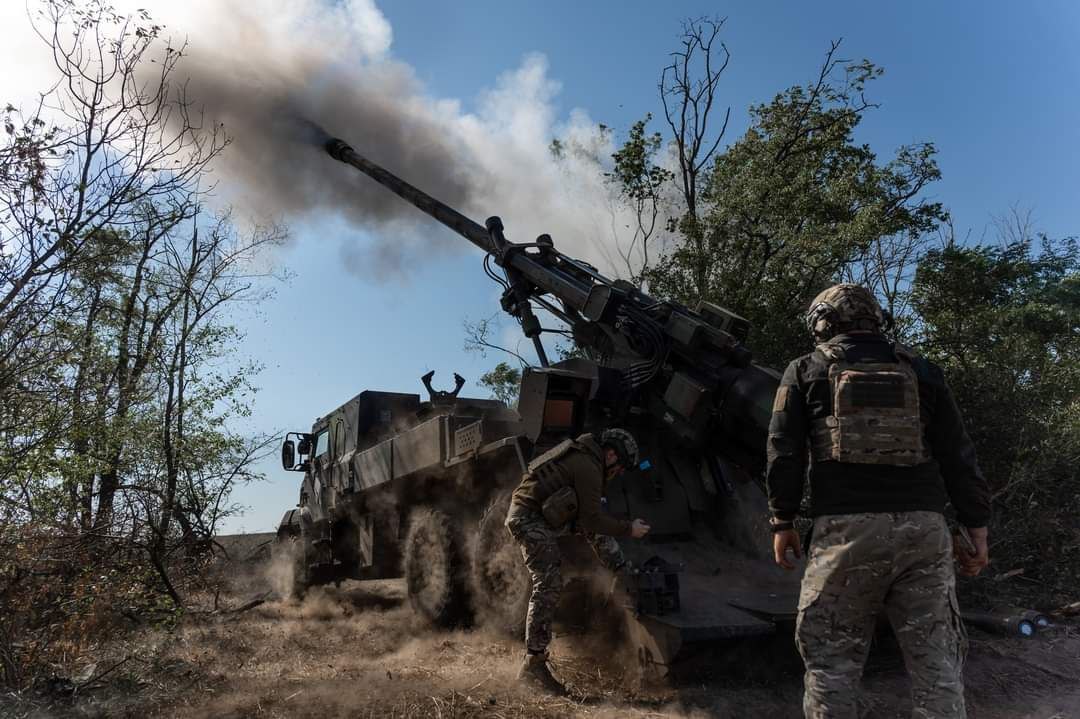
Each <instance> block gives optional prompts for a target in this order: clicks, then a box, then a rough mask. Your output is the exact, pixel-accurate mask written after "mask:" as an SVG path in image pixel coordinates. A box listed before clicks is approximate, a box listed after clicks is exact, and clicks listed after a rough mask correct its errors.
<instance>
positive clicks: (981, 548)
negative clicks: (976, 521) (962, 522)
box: [956, 527, 990, 577]
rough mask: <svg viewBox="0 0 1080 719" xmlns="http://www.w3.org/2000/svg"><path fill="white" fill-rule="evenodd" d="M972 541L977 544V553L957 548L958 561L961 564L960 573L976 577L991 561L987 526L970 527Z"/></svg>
mask: <svg viewBox="0 0 1080 719" xmlns="http://www.w3.org/2000/svg"><path fill="white" fill-rule="evenodd" d="M968 534H969V535H970V536H971V542H972V544H974V545H975V553H974V554H972V553H971V552H969V551H967V550H965V549H962V548H960V547H959V546H957V548H956V561H957V563H958V564H959V565H960V573H961V574H963V575H964V576H966V577H974V576H975V575H977V574H978V573H979V572H981V571H982V570H983V569H985V568H986V565H987V564H989V563H990V546H989V544H988V542H987V536H988V533H987V530H986V527H968Z"/></svg>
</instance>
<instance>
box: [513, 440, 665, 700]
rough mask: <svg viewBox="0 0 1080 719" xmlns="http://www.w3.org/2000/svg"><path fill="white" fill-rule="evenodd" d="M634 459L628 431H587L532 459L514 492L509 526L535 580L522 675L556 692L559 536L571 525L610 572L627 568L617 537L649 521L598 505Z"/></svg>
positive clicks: (641, 530)
mask: <svg viewBox="0 0 1080 719" xmlns="http://www.w3.org/2000/svg"><path fill="white" fill-rule="evenodd" d="M637 462H638V450H637V442H635V441H634V438H633V436H631V435H630V433H629V432H626V431H625V430H621V429H608V430H605V431H604V432H603V433H602V434H601V435H600V441H599V442H597V441H596V439H594V438H593V436H592V435H591V434H583V435H581V436H580V437H578V438H577V439H574V440H566V441H564V442H562V443H560V444H558V445H556V446H555V447H554V448H552V449H551V450H550V451H548V452H546V453H544V454H543V455H541V456H540V457H538V458H536V459H535V460H533V462H532V463H531V464H530V465H529V471H528V472H527V473H526V474H525V476H524V477H523V478H522V480H521V484H519V485H518V487H517V489H516V490H514V495H513V497H512V499H511V501H510V511H509V512H508V513H507V515H506V528H507V529H508V530H509V531H510V534H511V535H512V536H513V537H514V540H515V541H516V542H517V543H518V544H520V545H521V554H522V556H523V557H524V558H525V566H526V567H528V569H529V574H530V575H531V577H532V596H531V597H530V598H529V613H528V616H527V617H526V620H525V649H526V654H525V659H524V660H523V662H522V665H521V670H520V672H519V673H518V678H519V679H522V680H524V681H527V682H529V683H531V684H533V685H534V686H536V687H538V688H541V689H544V690H546V691H550V692H553V693H561V692H562V691H563V686H562V684H560V683H559V681H558V680H557V679H555V677H554V676H552V674H551V671H550V670H549V669H548V666H547V648H548V644H549V643H550V642H551V624H552V621H553V620H554V618H555V609H556V607H557V606H558V603H559V592H560V591H561V590H562V576H561V574H560V572H559V566H560V564H561V556H560V554H559V546H558V544H557V542H556V537H557V536H558V535H559V534H561V533H563V532H564V531H565V530H566V529H568V528H569V525H570V524H571V523H573V524H574V529H575V530H576V531H578V532H580V533H582V534H584V536H585V538H586V539H587V540H588V542H589V543H590V544H591V545H592V548H593V550H594V551H595V552H596V554H597V556H598V557H599V558H600V561H601V562H602V563H603V564H604V566H606V567H607V568H608V569H610V570H611V571H613V572H618V571H620V570H625V569H627V567H628V562H627V560H626V558H625V557H624V556H623V553H622V550H621V549H620V548H619V544H618V542H616V541H615V537H633V538H635V539H640V538H641V537H644V536H645V535H646V534H647V533H648V531H649V525H647V524H646V523H645V522H644V521H643V520H641V519H635V520H634V521H633V522H630V521H628V520H625V519H616V518H615V517H612V516H610V515H608V514H606V513H605V512H604V511H603V509H602V507H601V502H602V497H603V494H604V489H605V487H606V485H607V483H608V482H609V481H610V480H611V479H613V478H614V477H616V476H618V475H619V474H621V473H622V472H623V470H624V469H625V468H626V467H635V466H637Z"/></svg>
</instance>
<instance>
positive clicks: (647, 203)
mask: <svg viewBox="0 0 1080 719" xmlns="http://www.w3.org/2000/svg"><path fill="white" fill-rule="evenodd" d="M651 119H652V114H647V115H646V116H645V118H644V119H643V120H638V121H637V122H635V123H634V124H633V126H631V128H630V133H629V136H628V137H627V139H626V142H625V143H623V145H622V147H620V148H619V149H618V150H617V151H616V152H615V153H614V154H613V155H612V156H611V157H612V160H613V161H614V166H613V168H612V170H611V171H610V172H607V173H604V174H605V177H607V179H608V181H609V182H611V183H613V184H614V186H615V187H616V192H617V193H618V195H619V198H620V199H621V200H622V201H623V202H625V203H626V204H627V205H629V207H630V209H631V212H632V215H633V226H631V227H629V228H628V229H630V231H631V235H630V238H629V240H627V241H625V242H623V241H621V240H620V238H619V237H617V236H616V237H615V249H616V251H617V252H618V253H619V257H620V258H621V259H622V262H623V264H624V265H625V266H626V271H627V275H628V276H629V277H630V278H631V279H633V280H635V281H637V283H638V285H639V286H640V285H641V284H642V282H643V280H644V277H645V276H646V274H647V273H648V271H649V268H650V267H651V266H652V262H651V260H652V256H651V255H650V251H651V249H652V248H651V246H650V243H651V242H652V241H653V239H655V236H656V234H657V232H658V230H659V229H660V228H661V226H662V225H663V224H664V218H665V217H666V216H667V215H666V212H667V210H666V208H665V204H666V203H665V188H666V186H667V185H668V184H669V183H670V182H671V180H672V179H673V178H674V174H673V173H672V172H671V171H670V170H667V169H665V168H663V167H661V166H660V165H658V164H657V158H656V155H657V153H658V152H659V150H660V147H661V145H662V144H663V138H662V137H661V135H660V133H659V132H654V133H652V134H651V135H648V134H646V132H645V128H646V126H647V125H648V124H649V121H650V120H651Z"/></svg>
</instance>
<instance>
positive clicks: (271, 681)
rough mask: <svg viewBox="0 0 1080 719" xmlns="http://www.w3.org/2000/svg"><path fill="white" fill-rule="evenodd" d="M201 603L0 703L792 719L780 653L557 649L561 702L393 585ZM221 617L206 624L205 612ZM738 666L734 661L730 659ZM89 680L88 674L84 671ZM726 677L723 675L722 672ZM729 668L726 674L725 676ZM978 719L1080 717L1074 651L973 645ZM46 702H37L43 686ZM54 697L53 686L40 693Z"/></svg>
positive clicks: (80, 712)
mask: <svg viewBox="0 0 1080 719" xmlns="http://www.w3.org/2000/svg"><path fill="white" fill-rule="evenodd" d="M234 579H235V586H236V590H235V591H234V592H233V593H232V594H229V595H221V596H218V597H216V599H215V597H212V596H206V597H203V598H202V601H201V605H202V611H197V612H192V613H190V614H188V615H187V616H186V617H185V618H184V619H183V620H182V622H181V623H180V625H179V626H177V627H176V628H174V629H172V630H169V631H165V630H152V629H145V628H144V629H140V630H137V631H132V632H130V633H128V634H127V635H122V636H115V637H113V638H112V639H111V640H110V641H109V642H107V643H106V644H104V645H102V646H100V647H97V648H96V650H95V651H94V652H92V653H87V654H86V655H84V656H79V657H74V658H73V659H72V661H71V662H70V663H69V664H68V665H66V666H64V667H58V671H59V672H60V673H62V674H63V675H64V676H66V677H69V680H68V681H71V679H70V678H72V677H75V678H76V679H79V675H80V673H81V674H82V678H81V680H80V681H73V682H71V683H70V684H67V685H62V686H57V687H53V688H52V690H51V691H38V692H35V691H26V692H23V693H22V694H20V695H17V696H8V697H4V698H0V715H3V716H5V717H7V716H10V717H60V716H63V717H69V716H73V717H138V719H154V718H155V717H180V718H186V717H192V718H193V717H207V716H211V717H228V718H235V719H240V718H247V717H252V718H255V717H259V718H263V717H265V718H273V717H290V718H293V717H299V718H301V719H303V718H306V717H310V718H311V719H315V718H316V717H318V719H333V718H335V717H371V718H372V719H412V718H414V717H440V718H442V717H445V718H446V719H450V718H452V717H454V718H456V717H470V718H471V717H484V718H487V719H495V718H500V719H510V718H523V719H526V718H533V717H596V718H609V717H610V718H614V717H636V718H644V717H682V718H688V717H693V718H694V719H698V718H701V717H744V716H768V717H770V719H773V718H775V719H780V718H782V717H796V716H800V715H801V710H800V695H801V680H800V677H799V674H798V669H797V665H796V666H795V667H792V665H791V662H790V657H782V656H780V654H781V653H782V652H781V651H780V649H778V647H779V646H780V645H779V643H775V644H772V645H762V647H761V648H760V651H758V652H757V655H758V656H757V658H756V660H754V659H753V647H746V646H743V647H737V648H735V647H730V646H729V647H722V648H716V649H712V650H709V651H703V652H700V653H699V654H698V655H697V656H694V657H691V658H690V659H689V660H687V661H686V662H685V664H684V665H683V666H682V667H681V668H680V670H679V672H678V674H677V676H675V677H674V678H673V679H672V680H671V681H669V682H666V683H664V684H662V685H659V686H649V687H645V688H641V687H638V686H630V685H629V684H628V674H627V673H625V672H623V671H622V670H620V669H619V668H618V666H617V665H616V664H614V663H612V662H611V661H610V659H611V649H610V645H606V646H605V644H604V643H603V642H599V643H597V642H594V641H591V640H587V638H583V637H560V638H559V639H558V640H557V642H556V644H555V646H554V648H553V655H554V656H555V662H554V663H555V669H556V674H557V675H558V676H559V677H560V678H561V679H563V680H564V681H565V682H566V683H567V684H568V685H569V686H570V687H571V695H570V696H569V697H547V696H536V695H533V694H530V693H529V692H527V691H523V690H522V688H521V687H520V686H519V685H518V684H517V683H516V681H515V674H516V670H517V664H518V661H519V658H520V647H519V646H518V645H517V644H516V643H514V642H512V641H509V640H507V639H505V638H503V637H501V636H498V635H496V634H493V633H490V632H487V631H486V630H484V629H483V628H476V629H472V630H457V631H449V632H436V631H432V630H430V629H429V628H428V627H427V626H426V625H424V624H423V623H422V622H421V621H420V620H419V619H418V618H417V617H416V616H415V615H414V614H413V613H412V611H411V609H410V608H409V605H408V602H407V601H403V599H404V597H403V588H402V586H401V585H400V583H398V582H369V583H357V582H348V583H345V584H343V585H342V586H341V587H340V588H334V587H329V588H324V589H317V590H313V591H312V592H310V593H309V595H308V596H307V597H306V598H305V600H304V601H303V602H288V601H274V600H270V601H266V602H265V603H262V604H258V605H256V606H254V607H252V608H250V609H247V610H245V611H240V612H237V611H235V610H236V609H238V608H240V607H243V606H244V605H245V604H250V600H251V599H252V598H253V597H261V596H263V595H262V592H264V591H265V587H264V586H263V585H262V584H261V583H260V581H259V578H258V577H257V576H244V575H239V576H235V577H234ZM215 601H216V606H217V610H216V611H213V607H214V605H215ZM736 652H738V653H736ZM91 665H93V667H92V671H90V672H89V673H87V669H88V667H90V666H91ZM721 666H724V667H725V668H724V669H723V670H721V669H719V667H721ZM733 666H734V667H736V669H735V670H734V671H733V670H732V667H733ZM968 685H969V696H970V697H971V708H972V714H971V715H972V716H977V717H991V718H994V717H1015V716H1037V717H1040V719H1047V718H1049V717H1053V716H1061V717H1064V716H1080V712H1077V713H1071V712H1074V711H1075V710H1077V709H1080V638H1077V637H1076V636H1075V635H1074V632H1073V630H1069V629H1064V628H1063V629H1059V630H1058V631H1057V632H1056V633H1054V634H1051V635H1045V636H1044V637H1043V638H1041V639H1039V640H1036V641H1027V642H1024V641H1020V640H1017V641H1012V640H1002V639H992V638H989V637H986V636H983V635H978V636H975V637H973V641H972V652H971V658H970V660H969V668H968ZM39 689H41V687H39ZM45 689H46V690H48V689H49V688H48V687H45ZM906 694H907V680H906V678H905V676H904V672H903V668H902V665H901V663H900V661H899V658H898V657H897V656H896V654H895V653H894V652H892V651H890V650H889V649H888V647H885V648H884V649H883V651H879V652H877V653H876V654H875V656H874V660H873V662H872V665H871V668H870V671H869V673H868V677H867V681H866V686H865V692H864V697H863V701H862V705H861V706H862V708H863V715H864V716H873V717H893V716H906V715H907V714H908V713H909V712H910V707H909V705H908V704H907V702H906V699H905V697H906Z"/></svg>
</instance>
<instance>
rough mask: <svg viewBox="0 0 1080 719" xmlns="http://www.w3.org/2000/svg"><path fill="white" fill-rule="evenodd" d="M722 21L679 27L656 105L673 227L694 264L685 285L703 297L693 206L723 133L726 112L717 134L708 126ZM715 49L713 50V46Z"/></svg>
mask: <svg viewBox="0 0 1080 719" xmlns="http://www.w3.org/2000/svg"><path fill="white" fill-rule="evenodd" d="M724 22H725V20H723V19H711V18H699V19H696V20H687V21H686V22H685V23H683V34H682V37H681V38H680V43H679V45H680V47H679V49H678V50H675V51H674V52H672V53H671V63H670V64H669V65H667V66H666V67H665V68H664V69H663V70H662V71H661V73H660V82H659V90H660V101H661V103H662V104H663V107H664V119H665V120H666V121H667V124H668V127H669V128H670V129H671V135H672V143H673V144H674V146H675V151H676V160H677V161H678V174H677V179H678V182H679V187H680V190H681V191H682V199H683V202H684V206H683V208H682V210H683V212H682V215H681V217H680V218H679V219H678V220H677V221H676V222H674V223H673V224H674V225H675V226H676V227H677V228H678V230H679V231H680V232H681V233H682V236H683V240H684V246H683V251H684V252H689V253H692V254H694V255H695V256H696V257H698V258H699V261H698V262H697V263H696V264H695V265H694V266H693V268H692V269H693V271H692V273H691V275H692V276H691V277H690V279H691V281H692V282H693V283H694V284H693V287H694V288H696V292H697V294H698V295H704V294H705V292H706V285H705V283H706V277H707V272H706V267H707V263H708V261H707V260H706V259H705V257H706V247H705V228H704V227H703V226H702V221H701V212H700V208H699V206H698V200H699V194H700V186H699V185H700V182H701V178H702V175H703V174H705V173H707V171H708V168H709V167H710V164H711V162H712V160H713V155H714V154H715V153H716V150H717V148H719V146H720V141H721V140H722V139H723V138H724V133H725V132H726V131H727V126H728V120H729V119H730V118H731V108H730V107H728V108H726V109H725V110H724V119H723V122H722V123H721V125H720V128H719V130H715V129H714V128H713V126H712V120H713V112H714V111H715V110H716V109H717V105H716V99H717V98H716V91H717V86H718V85H719V83H720V77H721V75H723V73H724V70H726V69H727V66H728V63H729V62H730V61H731V53H729V52H728V49H727V46H726V45H724V43H723V42H720V41H719V36H720V31H721V30H722V29H723V27H724ZM717 43H719V47H718V48H716V49H715V50H714V46H716V45H717Z"/></svg>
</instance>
